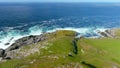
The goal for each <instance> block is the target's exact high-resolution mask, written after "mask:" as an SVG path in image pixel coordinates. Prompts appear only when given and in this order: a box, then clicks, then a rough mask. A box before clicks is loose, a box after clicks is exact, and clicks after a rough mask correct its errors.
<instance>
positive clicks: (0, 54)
mask: <svg viewBox="0 0 120 68" xmlns="http://www.w3.org/2000/svg"><path fill="white" fill-rule="evenodd" d="M4 55H5V50H3V49H0V57H3V56H4Z"/></svg>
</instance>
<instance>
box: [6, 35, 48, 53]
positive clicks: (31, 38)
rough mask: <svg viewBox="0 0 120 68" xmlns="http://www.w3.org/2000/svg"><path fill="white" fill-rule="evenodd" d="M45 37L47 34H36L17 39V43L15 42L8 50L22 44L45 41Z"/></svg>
mask: <svg viewBox="0 0 120 68" xmlns="http://www.w3.org/2000/svg"><path fill="white" fill-rule="evenodd" d="M45 39H46V36H45V34H42V35H36V36H33V35H31V36H27V37H23V38H21V39H18V40H16V41H15V43H13V44H12V45H11V46H10V47H8V48H7V49H6V52H8V51H12V50H15V49H19V48H20V47H21V46H25V45H30V44H34V43H38V42H40V41H43V40H45Z"/></svg>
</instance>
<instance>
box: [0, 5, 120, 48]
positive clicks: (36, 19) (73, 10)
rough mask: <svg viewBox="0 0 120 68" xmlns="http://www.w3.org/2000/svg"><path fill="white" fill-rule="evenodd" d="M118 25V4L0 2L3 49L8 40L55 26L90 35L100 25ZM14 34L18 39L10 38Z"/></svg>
mask: <svg viewBox="0 0 120 68" xmlns="http://www.w3.org/2000/svg"><path fill="white" fill-rule="evenodd" d="M119 27H120V4H119V3H0V48H6V47H7V46H5V45H4V44H5V43H6V42H13V41H15V40H16V39H18V38H20V37H23V36H27V35H37V34H40V33H42V32H47V31H50V30H54V29H56V28H62V29H72V30H76V31H77V32H80V33H81V34H82V33H83V34H84V35H86V34H87V35H86V36H91V35H89V33H93V34H92V35H96V34H95V33H94V30H96V29H98V28H102V29H103V28H119ZM82 29H83V30H82ZM12 37H16V38H15V40H13V41H9V40H10V39H11V38H12ZM11 44H12V43H11ZM4 46H5V47H4Z"/></svg>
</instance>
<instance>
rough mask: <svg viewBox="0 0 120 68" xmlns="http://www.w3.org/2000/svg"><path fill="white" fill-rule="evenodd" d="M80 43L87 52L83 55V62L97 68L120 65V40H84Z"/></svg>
mask: <svg viewBox="0 0 120 68" xmlns="http://www.w3.org/2000/svg"><path fill="white" fill-rule="evenodd" d="M79 42H81V43H80V45H81V46H82V48H83V49H84V51H85V53H83V54H82V56H83V58H82V59H83V60H86V61H87V62H89V63H92V64H95V65H96V66H97V67H112V66H113V65H116V66H118V65H119V64H120V58H119V57H120V52H119V51H120V39H113V38H103V39H82V40H79ZM90 58H92V59H90Z"/></svg>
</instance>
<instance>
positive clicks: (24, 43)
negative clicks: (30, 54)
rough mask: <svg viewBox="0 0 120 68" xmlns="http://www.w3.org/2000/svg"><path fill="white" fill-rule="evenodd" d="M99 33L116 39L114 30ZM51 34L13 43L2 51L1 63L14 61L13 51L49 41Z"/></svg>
mask: <svg viewBox="0 0 120 68" xmlns="http://www.w3.org/2000/svg"><path fill="white" fill-rule="evenodd" d="M98 33H99V34H100V35H101V38H102V37H110V38H116V36H115V30H114V29H109V30H105V31H104V32H100V31H98ZM49 34H50V33H44V34H41V35H34V36H33V35H31V36H27V37H23V38H21V39H18V40H16V42H15V43H13V44H12V45H11V46H10V47H8V48H7V49H5V50H4V49H0V61H2V60H10V59H13V56H12V54H11V52H13V51H14V52H15V51H16V50H18V49H19V48H21V47H23V46H27V45H30V44H36V43H38V42H41V41H44V40H46V39H47V35H49Z"/></svg>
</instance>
